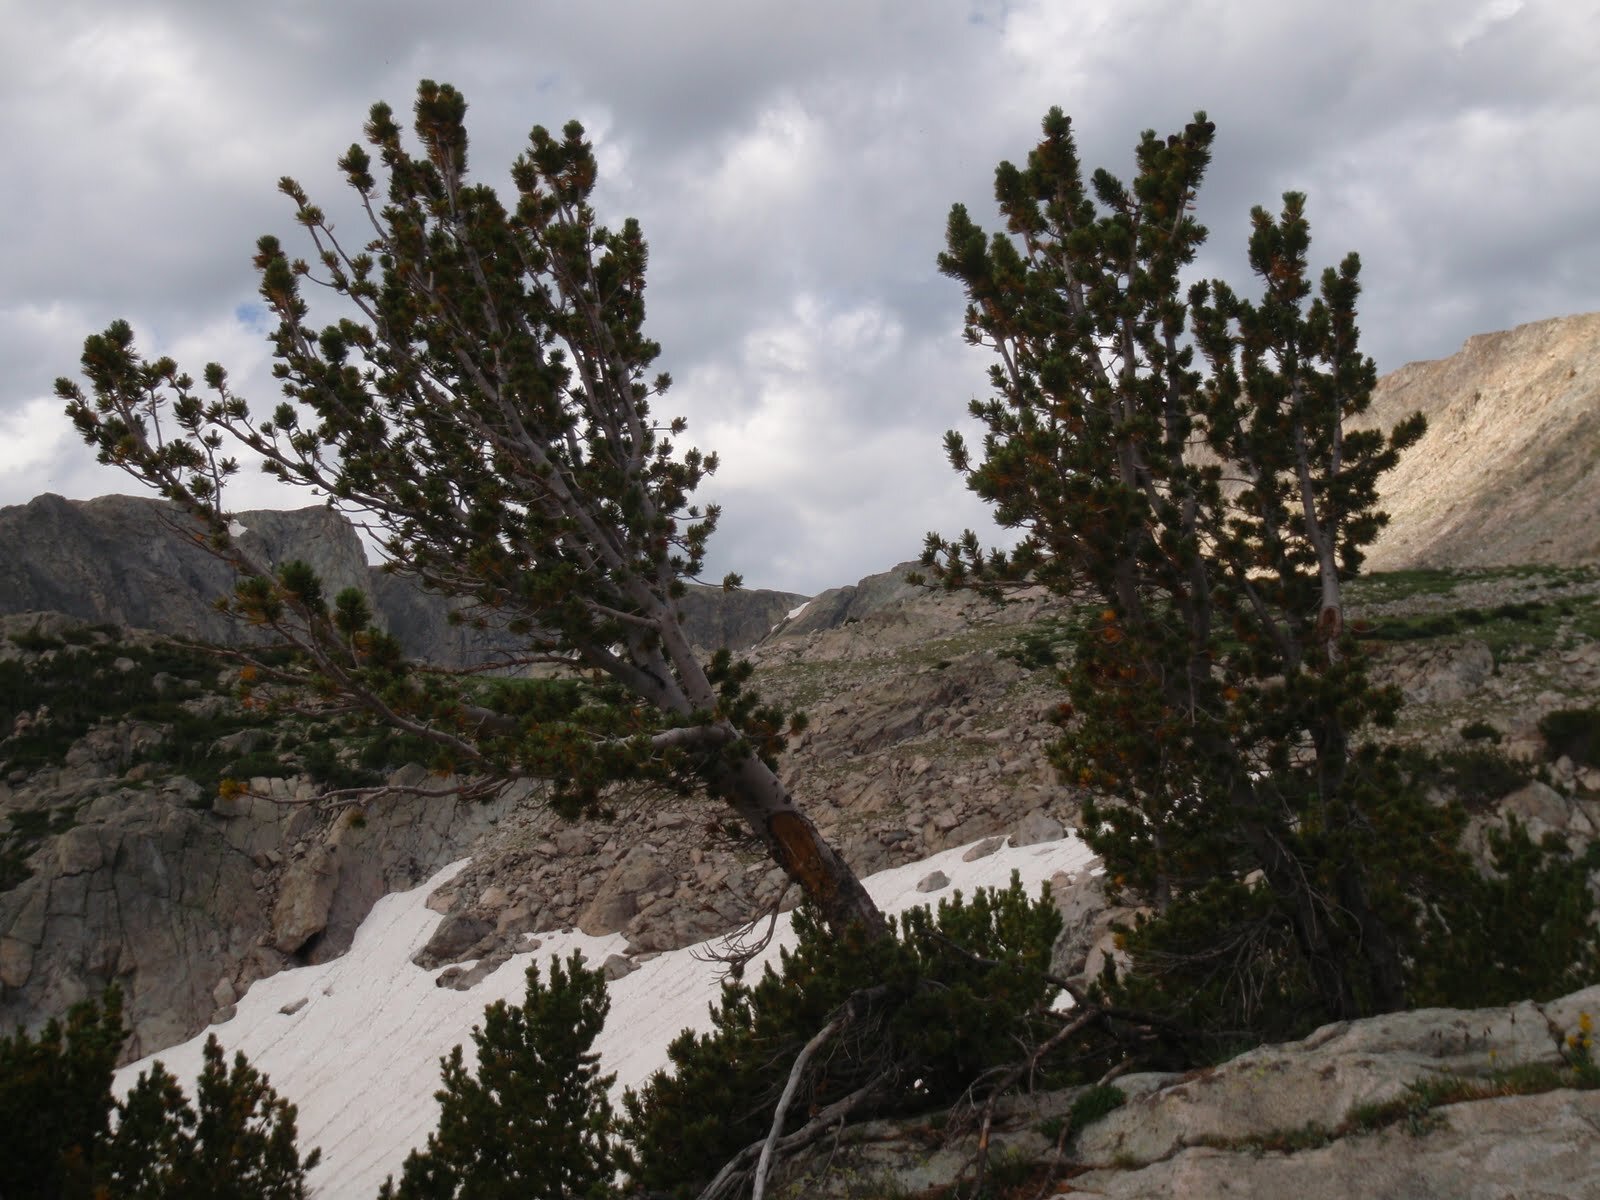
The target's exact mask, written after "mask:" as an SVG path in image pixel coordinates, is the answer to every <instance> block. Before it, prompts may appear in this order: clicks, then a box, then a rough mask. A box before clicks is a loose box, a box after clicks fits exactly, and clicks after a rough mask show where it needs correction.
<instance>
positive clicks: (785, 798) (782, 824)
mask: <svg viewBox="0 0 1600 1200" xmlns="http://www.w3.org/2000/svg"><path fill="white" fill-rule="evenodd" d="M707 782H708V783H709V785H710V788H711V791H712V794H713V795H715V796H717V797H718V798H719V799H721V800H722V801H723V802H724V803H725V804H727V805H728V806H729V807H730V808H732V809H733V810H734V811H735V812H736V813H738V814H739V816H740V818H741V819H742V820H743V821H744V822H745V824H746V825H748V826H749V828H750V831H751V832H752V833H754V834H755V835H756V837H758V838H760V839H761V844H762V845H763V846H765V847H766V849H767V853H768V854H769V855H770V856H771V858H772V860H773V861H774V862H776V863H777V864H778V865H779V866H780V867H782V868H783V872H784V874H785V875H787V876H788V877H789V878H790V879H792V880H793V881H794V882H795V883H796V884H797V885H799V887H800V890H801V892H802V893H803V894H804V895H805V897H806V898H807V899H808V900H810V901H811V902H812V903H813V904H815V905H816V906H817V909H818V910H819V911H820V912H821V913H822V916H823V918H824V919H825V920H826V921H827V922H828V927H829V928H830V929H833V930H834V931H836V932H843V931H844V930H845V929H848V928H849V927H850V926H851V925H859V926H860V928H861V930H862V931H863V932H864V933H865V934H866V935H867V937H869V938H871V939H873V940H874V941H875V940H877V939H879V938H885V937H888V936H889V924H888V922H887V921H886V920H885V919H884V916H883V913H882V911H881V910H879V908H878V905H877V903H876V902H875V901H874V900H873V899H872V897H871V896H870V895H869V894H868V893H867V889H866V888H865V887H864V886H863V885H862V883H861V880H860V879H858V878H857V877H856V873H855V872H854V871H853V870H851V868H850V866H849V864H848V863H846V862H845V861H844V858H843V857H842V856H841V855H840V854H839V852H838V851H837V850H835V849H834V848H833V847H832V846H830V845H829V844H828V842H827V840H826V839H825V838H823V836H822V835H821V834H820V833H818V832H817V827H816V826H815V825H813V824H812V823H811V818H809V817H808V816H806V815H805V813H803V812H802V811H801V810H800V809H799V808H798V807H797V806H796V805H795V803H794V801H793V799H791V798H790V796H789V793H788V790H787V789H786V788H785V787H784V786H783V783H782V781H781V780H779V778H778V777H777V775H776V774H775V773H774V772H773V770H772V769H771V768H770V767H768V766H767V764H766V763H764V762H762V761H761V759H760V758H758V757H757V756H756V755H755V754H754V753H753V752H752V753H749V754H747V755H745V756H744V758H742V759H740V760H739V761H737V762H734V763H718V764H716V765H714V766H713V767H712V768H711V769H710V771H709V772H708V779H707Z"/></svg>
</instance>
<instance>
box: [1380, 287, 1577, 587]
mask: <svg viewBox="0 0 1600 1200" xmlns="http://www.w3.org/2000/svg"><path fill="white" fill-rule="evenodd" d="M1418 411H1420V412H1421V413H1422V414H1423V415H1424V416H1426V417H1427V418H1428V432H1427V434H1426V435H1425V436H1424V437H1423V440H1422V441H1421V442H1420V443H1419V444H1418V445H1417V446H1416V447H1415V448H1414V449H1412V450H1411V451H1410V452H1409V453H1408V454H1406V456H1405V457H1404V458H1403V459H1402V460H1401V462H1400V465H1399V466H1398V467H1397V468H1396V469H1395V471H1394V472H1393V474H1391V475H1390V476H1388V477H1387V479H1386V480H1385V482H1384V486H1383V505H1384V507H1385V508H1386V509H1387V510H1388V512H1389V513H1390V515H1391V517H1392V518H1393V520H1392V523H1391V525H1390V527H1389V528H1388V530H1387V531H1385V533H1384V534H1383V536H1382V537H1381V538H1380V539H1379V540H1378V542H1377V543H1376V544H1375V545H1374V546H1373V548H1372V554H1371V556H1370V560H1369V561H1370V564H1371V566H1372V568H1373V569H1377V570H1393V569H1396V568H1400V567H1446V566H1448V567H1472V566H1506V565H1511V564H1518V563H1553V564H1554V563H1561V564H1573V563H1580V562H1581V563H1587V562H1595V561H1596V560H1600V313H1588V314H1585V315H1582V316H1573V317H1559V318H1555V319H1553V320H1548V321H1538V322H1535V323H1533V324H1529V325H1521V326H1518V327H1517V328H1516V329H1512V330H1508V331H1506V332H1503V333H1487V334H1481V335H1479V336H1477V337H1473V338H1469V339H1468V340H1467V343H1466V344H1465V345H1464V346H1463V347H1462V348H1461V350H1460V351H1459V352H1458V353H1456V354H1454V355H1452V356H1451V357H1449V358H1445V359H1439V360H1438V361H1435V362H1418V363H1411V364H1410V365H1409V366H1405V367H1401V368H1400V369H1399V370H1398V371H1394V372H1392V373H1391V374H1389V375H1386V376H1384V378H1383V379H1382V380H1381V381H1380V382H1379V384H1378V388H1377V392H1376V394H1375V395H1374V397H1373V407H1372V410H1371V413H1370V414H1369V420H1370V423H1371V424H1374V425H1377V426H1379V427H1381V428H1385V429H1387V428H1391V427H1393V425H1394V424H1395V423H1396V422H1397V421H1399V420H1401V419H1403V418H1404V417H1406V416H1408V415H1409V414H1411V413H1412V412H1418Z"/></svg>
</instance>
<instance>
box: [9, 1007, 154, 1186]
mask: <svg viewBox="0 0 1600 1200" xmlns="http://www.w3.org/2000/svg"><path fill="white" fill-rule="evenodd" d="M126 1037H127V1029H126V1028H125V1027H124V1026H123V1024H122V997H121V994H120V993H118V992H117V991H116V990H115V989H113V990H111V991H109V992H107V993H106V995H105V997H104V999H103V1001H102V1002H101V1003H99V1004H96V1003H95V1002H93V1001H85V1002H83V1003H80V1004H76V1005H74V1006H73V1007H72V1010H71V1011H70V1012H69V1013H68V1014H67V1018H66V1022H65V1023H64V1024H63V1023H62V1022H60V1021H51V1022H50V1023H49V1024H47V1025H46V1026H45V1027H44V1029H43V1030H42V1031H41V1032H40V1034H39V1036H38V1038H36V1039H35V1038H32V1037H29V1036H28V1035H27V1034H25V1033H23V1032H22V1031H21V1030H18V1031H17V1032H16V1033H15V1034H12V1035H10V1036H7V1037H0V1196H5V1197H8V1198H9V1200H25V1198H30V1197H37V1198H38V1200H56V1198H58V1197H59V1198H61V1200H74V1198H77V1197H85V1198H87V1197H90V1196H92V1195H94V1186H95V1183H96V1182H97V1180H98V1179H99V1174H100V1165H101V1164H100V1158H101V1155H102V1152H103V1148H104V1146H105V1142H106V1138H107V1136H108V1134H109V1131H110V1127H111V1112H112V1109H113V1108H114V1107H115V1101H114V1100H113V1099H112V1095H111V1075H112V1072H113V1071H114V1070H115V1068H116V1065H117V1052H118V1051H119V1050H120V1049H121V1048H122V1043H123V1040H124V1039H125V1038H126Z"/></svg>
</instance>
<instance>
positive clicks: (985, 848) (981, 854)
mask: <svg viewBox="0 0 1600 1200" xmlns="http://www.w3.org/2000/svg"><path fill="white" fill-rule="evenodd" d="M1005 844H1006V840H1005V838H997V837H992V838H984V839H983V841H981V842H979V843H978V844H977V845H976V846H973V847H971V848H969V849H968V850H967V852H966V853H965V854H963V855H962V856H961V861H962V862H977V861H978V860H979V859H980V858H988V857H989V855H991V854H993V853H994V852H995V851H996V850H998V849H1000V847H1002V846H1004V845H1005Z"/></svg>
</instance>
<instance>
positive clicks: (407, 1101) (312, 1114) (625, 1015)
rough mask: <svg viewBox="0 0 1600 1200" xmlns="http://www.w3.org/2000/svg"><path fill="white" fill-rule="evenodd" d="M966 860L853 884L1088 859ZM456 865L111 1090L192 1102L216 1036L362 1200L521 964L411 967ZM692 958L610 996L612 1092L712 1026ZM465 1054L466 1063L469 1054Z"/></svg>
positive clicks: (913, 888)
mask: <svg viewBox="0 0 1600 1200" xmlns="http://www.w3.org/2000/svg"><path fill="white" fill-rule="evenodd" d="M967 849H968V847H965V846H962V847H957V848H955V849H952V850H946V851H944V852H943V853H940V854H937V855H934V856H933V857H932V858H929V859H926V860H924V861H922V862H917V863H911V864H908V865H906V866H904V867H896V868H893V869H892V870H888V871H883V872H881V873H879V874H877V875H874V876H871V877H870V878H869V879H867V880H866V886H867V890H868V891H869V892H871V893H872V896H873V898H874V899H875V900H876V901H877V902H878V904H879V905H880V906H881V907H882V908H883V910H884V911H885V912H889V913H896V912H900V911H902V910H903V909H906V908H910V907H913V906H914V905H918V904H928V903H936V902H937V901H938V900H939V899H941V898H942V897H945V896H949V895H950V894H951V893H952V892H954V891H955V890H956V889H960V890H961V891H963V892H964V893H966V894H969V895H970V894H971V893H972V891H973V890H974V889H976V888H980V887H1004V886H1006V885H1007V884H1008V883H1009V882H1010V879H1011V874H1012V872H1013V871H1015V872H1017V873H1018V874H1019V875H1020V876H1021V879H1022V883H1023V886H1024V887H1025V888H1027V889H1028V891H1029V893H1030V894H1032V893H1036V892H1037V891H1038V888H1039V884H1040V883H1041V882H1043V881H1046V880H1048V879H1049V878H1050V877H1051V876H1052V875H1055V874H1056V873H1057V872H1066V873H1068V874H1069V875H1070V874H1075V873H1076V872H1078V871H1079V870H1081V869H1083V867H1084V866H1085V864H1087V863H1088V862H1089V860H1090V859H1091V858H1092V857H1093V856H1092V855H1091V853H1090V852H1089V850H1088V848H1087V847H1086V846H1084V845H1083V843H1082V842H1080V841H1078V840H1077V838H1075V837H1073V836H1071V835H1068V836H1067V837H1066V838H1064V839H1061V840H1059V841H1052V842H1044V843H1041V844H1038V845H1033V846H1024V847H1015V848H1014V847H1011V846H1009V845H1008V846H1005V847H1003V848H1001V849H1000V850H998V851H996V852H995V853H993V854H990V855H988V856H986V857H984V858H980V859H977V860H975V861H973V862H970V863H969V862H963V861H962V858H961V856H962V854H963V853H964V852H965V851H966V850H967ZM465 865H466V862H465V860H463V861H462V862H458V863H455V864H453V865H451V866H449V867H446V868H445V869H444V870H443V871H441V872H439V873H438V874H437V875H435V876H434V877H433V878H432V879H430V880H428V882H426V883H424V884H423V885H422V886H420V887H418V888H415V889H413V890H411V891H409V892H400V893H396V894H394V895H391V896H386V897H384V898H383V899H382V900H380V901H378V903H377V904H376V905H375V906H374V907H373V909H372V912H371V913H370V914H369V915H368V917H367V919H366V921H365V922H364V923H363V924H362V926H361V928H360V930H359V931H357V933H356V936H355V941H354V943H353V944H352V946H351V947H350V950H349V952H348V953H347V954H345V955H344V956H343V957H342V958H339V959H336V960H335V961H333V962H329V963H323V964H320V965H318V966H314V967H303V968H300V969H298V970H293V971H284V972H282V973H280V974H278V975H275V976H272V977H271V978H269V979H263V980H259V981H258V982H256V983H255V984H254V985H252V986H251V988H250V990H249V992H248V993H247V994H246V995H245V996H244V998H243V999H241V1000H240V1001H239V1004H238V1009H237V1012H236V1013H235V1015H234V1017H233V1018H232V1019H231V1020H229V1021H227V1022H226V1023H223V1024H219V1025H214V1026H212V1027H211V1028H210V1029H208V1030H206V1031H205V1032H204V1033H201V1034H200V1035H198V1036H197V1037H195V1038H193V1039H192V1040H190V1041H188V1042H185V1043H183V1044H182V1045H178V1046H173V1047H171V1048H169V1049H166V1050H163V1051H161V1052H159V1053H158V1054H154V1055H151V1056H150V1057H149V1058H145V1059H142V1060H140V1061H139V1062H136V1063H133V1064H130V1065H129V1066H127V1067H124V1068H123V1069H122V1070H121V1071H119V1072H118V1073H117V1079H116V1088H117V1091H118V1093H119V1094H120V1093H122V1092H125V1091H126V1090H127V1089H128V1088H129V1087H130V1086H132V1084H133V1081H134V1079H135V1078H136V1077H137V1076H138V1074H139V1073H140V1072H141V1071H144V1070H146V1069H147V1068H148V1067H149V1065H150V1063H151V1062H153V1061H155V1060H157V1059H159V1060H160V1061H161V1062H163V1063H165V1064H166V1067H167V1069H168V1070H169V1071H171V1072H173V1073H174V1074H175V1075H176V1076H177V1077H178V1079H179V1081H180V1082H181V1083H182V1084H183V1086H184V1089H185V1091H187V1092H189V1093H190V1095H191V1096H192V1095H193V1091H194V1080H195V1078H196V1076H197V1075H198V1074H199V1072H200V1066H201V1047H202V1046H203V1045H204V1044H205V1040H206V1038H207V1036H209V1035H210V1034H213V1033H214V1034H216V1036H217V1038H218V1040H220V1041H221V1042H222V1044H223V1046H224V1047H225V1048H226V1050H227V1052H228V1055H229V1057H230V1058H231V1057H232V1055H233V1053H234V1052H235V1051H239V1050H242V1051H243V1052H244V1053H245V1055H246V1056H247V1057H248V1058H249V1059H250V1061H251V1063H252V1064H253V1065H255V1066H256V1067H257V1068H259V1069H260V1070H262V1071H263V1072H265V1073H266V1074H267V1076H268V1077H269V1078H270V1079H271V1081H272V1085H273V1087H275V1088H276V1089H277V1091H278V1094H279V1095H281V1096H284V1097H286V1098H288V1099H289V1100H290V1101H291V1102H293V1103H294V1104H295V1105H297V1106H298V1108H299V1131H300V1146H301V1147H302V1149H303V1150H307V1151H308V1150H309V1149H310V1148H311V1147H313V1146H320V1147H321V1148H322V1162H321V1164H320V1165H319V1166H318V1167H317V1169H316V1170H315V1171H314V1172H313V1173H312V1174H311V1176H310V1182H311V1193H312V1195H314V1196H317V1197H319V1198H320V1200H371V1198H372V1197H374V1196H375V1195H376V1194H377V1190H378V1188H379V1186H380V1185H381V1184H382V1183H383V1181H384V1179H385V1177H386V1176H389V1175H391V1174H396V1175H397V1174H398V1173H399V1169H400V1165H401V1163H402V1162H403V1161H404V1159H405V1156H406V1154H407V1153H409V1152H410V1150H411V1149H412V1148H413V1147H416V1146H419V1145H421V1144H422V1143H424V1142H425V1141H426V1140H427V1137H428V1134H429V1133H431V1132H432V1131H433V1129H434V1127H435V1125H436V1123H437V1121H438V1102H437V1101H436V1100H435V1099H434V1092H435V1091H436V1090H437V1089H438V1086H439V1059H440V1058H441V1057H442V1056H443V1055H445V1054H448V1053H449V1052H450V1049H451V1048H452V1047H453V1046H455V1045H457V1044H458V1043H463V1044H466V1043H469V1038H470V1031H471V1029H472V1026H473V1025H475V1024H478V1023H480V1022H481V1021H482V1017H483V1010H484V1008H485V1007H486V1006H487V1005H489V1004H491V1003H493V1002H494V1001H496V1000H509V1001H510V1002H512V1003H520V1002H521V1000H522V996H523V992H524V989H525V977H526V973H527V967H528V963H529V961H530V956H529V955H525V954H519V955H517V956H515V957H513V958H512V959H511V960H510V961H509V962H507V963H505V964H504V965H503V966H501V967H500V968H499V969H498V970H497V971H495V972H494V974H492V975H490V976H488V977H487V978H486V979H484V980H483V981H482V982H480V983H479V984H478V985H477V986H476V987H473V988H471V989H469V990H467V991H464V992H458V991H455V990H454V989H451V988H443V987H438V986H436V985H435V982H434V981H435V979H436V978H437V977H438V976H439V975H440V974H441V972H442V971H443V970H445V969H446V968H439V969H436V970H426V971H425V970H423V969H421V968H419V967H416V966H414V965H412V963H411V956H412V955H413V954H415V953H416V952H417V951H418V950H419V949H421V948H422V946H423V945H424V944H425V943H426V942H427V940H428V938H429V937H431V936H432V934H433V931H434V928H435V927H436V926H437V925H438V923H439V921H440V920H441V917H440V915H439V914H438V913H435V912H432V911H430V910H429V909H428V908H426V907H425V906H424V902H425V901H426V900H427V898H428V896H429V894H430V893H432V892H433V890H434V889H435V888H437V887H438V886H439V885H440V884H442V883H444V882H445V881H447V880H448V879H450V878H451V877H453V876H454V875H455V874H456V873H457V872H458V871H460V870H461V869H462V868H463V867H464V866H465ZM933 871H943V872H944V873H945V875H947V876H948V877H949V880H950V883H949V885H948V886H947V887H944V888H941V889H939V890H938V891H936V892H932V893H923V892H919V891H918V890H917V884H918V883H919V882H920V881H922V880H923V879H925V878H927V877H928V875H929V874H931V873H932V872H933ZM623 942H624V939H623V937H622V935H621V934H611V935H609V936H606V937H588V936H586V935H584V934H581V933H578V932H577V931H576V930H574V931H572V932H569V933H557V934H549V935H542V944H541V945H540V946H539V948H538V949H537V950H534V951H533V952H532V955H533V956H536V957H537V960H538V962H539V965H540V972H541V974H542V975H546V976H547V975H548V972H547V965H548V963H549V960H550V957H551V956H552V955H557V956H559V957H561V958H562V959H563V960H564V959H566V958H567V957H568V956H569V955H570V954H571V953H572V951H573V950H578V951H580V952H581V953H582V954H583V956H584V957H585V958H586V959H587V960H588V962H589V963H590V965H592V966H598V965H599V964H601V963H602V962H604V961H605V959H606V957H607V956H608V955H611V954H616V953H620V952H621V951H622V949H623ZM792 942H793V935H792V934H791V932H790V929H789V918H788V915H787V914H784V915H782V916H780V917H779V919H778V926H777V934H776V937H775V938H774V944H773V946H771V947H769V948H768V950H767V951H766V953H765V954H764V955H762V956H761V957H760V958H758V959H757V960H755V962H754V963H752V965H751V970H752V972H755V971H759V970H760V967H761V965H762V964H763V963H764V962H766V961H768V960H773V961H775V960H776V957H777V947H778V946H779V945H790V944H792ZM703 945H704V944H703ZM695 949H696V947H688V948H686V949H683V950H675V951H672V952H670V953H667V954H662V955H660V956H659V957H657V958H654V959H651V960H650V961H648V962H645V963H642V964H641V965H640V967H639V969H638V970H637V971H634V972H633V973H632V974H630V975H627V976H624V977H623V978H621V979H619V980H617V981H615V982H614V983H612V984H610V985H609V988H610V994H611V1015H610V1017H609V1018H608V1020H607V1022H606V1028H605V1031H604V1032H603V1033H602V1034H601V1035H600V1038H599V1040H598V1042H597V1045H596V1049H597V1050H598V1051H599V1052H600V1056H601V1060H602V1065H603V1067H604V1069H605V1070H606V1071H614V1072H615V1073H616V1076H617V1080H616V1085H615V1093H616V1094H620V1093H621V1090H622V1089H623V1088H624V1087H626V1086H637V1085H638V1084H639V1083H640V1082H642V1081H643V1080H644V1079H646V1078H647V1077H648V1076H649V1075H650V1074H651V1072H653V1071H655V1070H657V1069H658V1068H660V1067H662V1066H664V1065H666V1061H667V1054H666V1048H667V1044H668V1043H669V1042H670V1041H671V1040H672V1039H673V1038H674V1037H676V1036H677V1035H678V1033H679V1032H681V1031H682V1030H683V1029H685V1028H695V1029H704V1028H707V1027H708V1026H709V1024H710V1022H709V1019H708V1016H707V1009H708V1006H709V1005H710V1004H711V1003H712V1002H713V1001H714V1000H715V999H716V998H717V995H718V992H719V982H718V980H719V976H720V967H719V965H718V964H716V963H713V962H706V961H703V960H702V959H700V958H696V957H695V953H694V951H695ZM702 953H703V951H702ZM750 977H752V978H753V977H754V976H753V975H752V976H750ZM465 1048H466V1050H467V1060H468V1062H469V1063H470V1062H471V1061H472V1054H471V1051H472V1047H471V1045H470V1044H466V1047H465Z"/></svg>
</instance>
